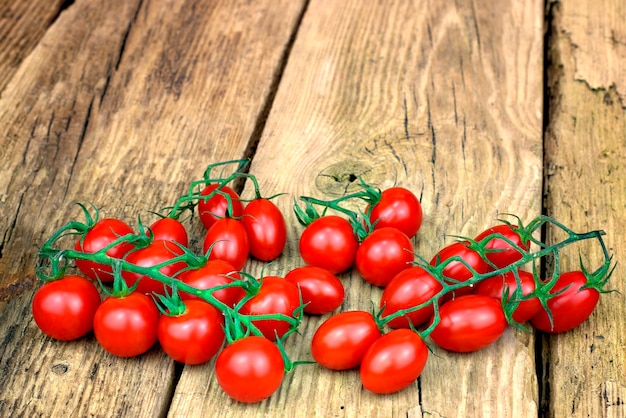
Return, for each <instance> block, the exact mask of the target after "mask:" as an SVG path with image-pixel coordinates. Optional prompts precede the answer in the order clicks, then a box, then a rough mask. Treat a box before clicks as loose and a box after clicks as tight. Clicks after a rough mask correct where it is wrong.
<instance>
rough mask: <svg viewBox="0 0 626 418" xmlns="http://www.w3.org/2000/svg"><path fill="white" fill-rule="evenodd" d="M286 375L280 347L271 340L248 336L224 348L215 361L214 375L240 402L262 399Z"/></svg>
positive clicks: (273, 390)
mask: <svg viewBox="0 0 626 418" xmlns="http://www.w3.org/2000/svg"><path fill="white" fill-rule="evenodd" d="M284 375H285V364H284V361H283V357H282V355H281V353H280V350H279V349H278V347H276V345H274V344H273V343H272V342H271V341H270V340H268V339H266V338H263V337H257V336H249V337H245V338H242V339H241V340H237V341H235V342H234V343H232V344H230V345H229V346H227V347H226V348H224V349H223V350H222V351H221V352H220V353H219V354H218V356H217V360H216V362H215V376H216V378H217V382H218V383H219V385H220V387H221V388H222V389H223V390H224V392H226V394H227V395H228V396H230V397H231V398H233V399H235V400H237V401H239V402H246V403H252V402H260V401H262V400H263V399H266V398H268V397H270V396H271V395H272V394H273V393H274V392H276V391H277V390H278V388H279V387H280V384H281V383H282V381H283V377H284Z"/></svg>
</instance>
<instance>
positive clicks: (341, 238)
mask: <svg viewBox="0 0 626 418" xmlns="http://www.w3.org/2000/svg"><path fill="white" fill-rule="evenodd" d="M358 247H359V243H358V241H357V239H356V237H355V236H354V230H353V229H352V225H350V222H348V221H347V220H346V219H344V218H341V217H339V216H335V215H328V216H322V217H321V218H318V219H316V220H314V221H313V222H311V223H310V224H309V226H307V227H306V228H305V229H304V231H303V232H302V235H301V236H300V255H301V256H302V259H303V260H304V262H305V263H306V264H308V265H311V266H317V267H321V268H323V269H326V270H328V271H330V272H331V273H333V274H339V273H342V272H344V271H346V270H348V269H349V268H350V267H352V264H354V258H355V257H356V251H357V249H358Z"/></svg>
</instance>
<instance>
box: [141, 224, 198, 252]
mask: <svg viewBox="0 0 626 418" xmlns="http://www.w3.org/2000/svg"><path fill="white" fill-rule="evenodd" d="M150 231H152V233H151V232H150ZM147 235H148V236H153V239H155V240H162V241H174V242H177V243H179V244H180V245H182V246H183V247H187V246H188V245H189V237H188V235H187V230H186V229H185V226H184V225H183V224H182V223H181V222H180V221H179V220H177V219H174V218H161V219H157V220H156V221H154V222H153V223H152V225H150V229H149V230H148V231H147Z"/></svg>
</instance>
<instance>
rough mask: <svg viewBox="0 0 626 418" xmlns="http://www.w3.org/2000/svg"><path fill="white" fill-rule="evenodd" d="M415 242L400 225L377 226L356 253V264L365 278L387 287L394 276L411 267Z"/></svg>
mask: <svg viewBox="0 0 626 418" xmlns="http://www.w3.org/2000/svg"><path fill="white" fill-rule="evenodd" d="M413 257H414V255H413V243H412V242H411V240H410V239H409V237H407V236H406V235H405V234H404V233H403V232H402V231H400V230H399V229H396V228H389V227H388V228H381V229H377V230H375V231H374V232H372V233H371V234H370V235H368V236H367V237H366V238H365V239H364V240H363V242H361V245H360V246H359V249H358V250H357V253H356V263H355V265H356V268H357V270H358V272H359V274H360V275H361V277H363V279H364V280H365V281H367V282H368V283H371V284H373V285H374V286H379V287H385V286H387V284H388V283H389V282H390V281H391V279H393V277H394V276H395V275H396V274H398V273H400V272H401V271H402V270H405V269H407V268H409V267H411V263H412V262H413Z"/></svg>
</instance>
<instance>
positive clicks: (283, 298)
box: [239, 276, 300, 341]
mask: <svg viewBox="0 0 626 418" xmlns="http://www.w3.org/2000/svg"><path fill="white" fill-rule="evenodd" d="M261 280H262V281H261V287H260V288H259V291H258V293H257V294H256V295H254V297H252V299H250V300H248V301H247V302H246V303H244V304H243V306H242V307H241V309H239V312H240V313H242V314H244V315H267V314H284V315H287V316H293V314H294V311H295V310H296V308H298V306H300V293H299V292H298V287H297V286H296V285H294V284H293V283H291V282H288V281H286V280H285V279H283V278H282V277H277V276H266V277H264V278H263V279H261ZM252 323H253V324H254V325H255V326H256V327H257V328H258V329H259V331H261V333H263V335H264V336H265V338H267V339H269V340H272V341H274V340H276V335H278V337H279V338H280V337H282V336H283V335H285V333H286V332H287V331H289V328H290V325H289V323H288V322H286V321H282V320H276V319H257V320H253V321H252Z"/></svg>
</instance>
